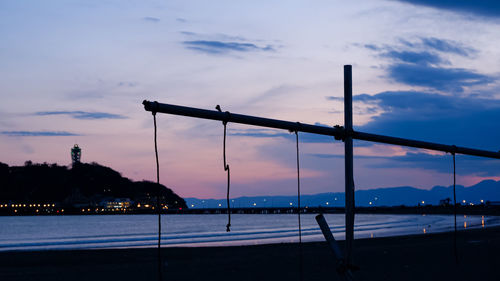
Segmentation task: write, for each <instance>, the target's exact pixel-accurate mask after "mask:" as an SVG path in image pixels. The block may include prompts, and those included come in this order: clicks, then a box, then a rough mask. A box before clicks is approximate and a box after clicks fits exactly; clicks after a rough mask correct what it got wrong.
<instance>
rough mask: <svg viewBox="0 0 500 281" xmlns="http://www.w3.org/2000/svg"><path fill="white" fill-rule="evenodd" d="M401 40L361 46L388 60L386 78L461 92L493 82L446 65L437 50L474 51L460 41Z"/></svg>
mask: <svg viewBox="0 0 500 281" xmlns="http://www.w3.org/2000/svg"><path fill="white" fill-rule="evenodd" d="M400 41H401V43H402V46H395V47H391V46H383V47H377V46H372V45H365V46H364V47H365V48H367V49H369V50H371V51H375V52H377V53H378V55H379V56H381V57H383V58H389V59H390V64H389V65H388V66H387V67H386V70H387V76H388V78H389V79H390V80H392V81H395V82H398V83H402V84H406V85H409V86H418V87H426V88H430V89H435V90H439V91H447V92H459V93H460V92H463V91H464V88H465V87H470V86H475V85H484V84H488V83H492V82H494V81H495V79H494V78H493V77H491V76H488V75H484V74H480V73H477V72H476V71H473V70H468V69H463V68H453V67H448V65H449V64H450V62H449V61H448V60H445V59H443V58H442V57H441V55H440V53H447V54H453V55H460V56H465V57H470V56H471V55H472V54H474V53H476V52H477V51H476V50H474V49H473V48H470V47H467V46H464V45H463V44H461V43H459V42H455V41H450V40H443V39H438V38H434V37H430V38H420V39H419V40H418V41H417V42H409V41H405V40H400ZM443 66H447V67H443Z"/></svg>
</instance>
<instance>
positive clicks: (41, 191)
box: [0, 161, 187, 209]
mask: <svg viewBox="0 0 500 281" xmlns="http://www.w3.org/2000/svg"><path fill="white" fill-rule="evenodd" d="M158 191H159V192H160V194H161V195H160V199H161V202H162V204H167V206H168V207H169V208H176V209H178V208H187V206H186V203H185V201H184V199H182V198H181V197H179V196H178V195H177V194H175V193H174V192H173V191H172V190H171V189H169V188H167V187H165V186H164V185H158V184H156V183H153V182H149V181H140V182H134V181H131V180H130V179H128V178H125V177H122V176H121V175H120V173H118V172H117V171H115V170H113V169H111V168H109V167H105V166H102V165H99V164H97V163H90V164H86V163H76V164H75V165H73V166H72V167H66V166H59V165H57V164H47V163H43V164H34V163H32V162H31V161H27V162H26V163H25V165H24V166H12V167H9V166H8V165H7V164H4V163H0V202H3V203H5V202H57V203H59V204H61V205H75V204H80V205H81V204H83V205H85V202H87V203H88V204H89V205H97V204H98V203H99V201H102V200H112V199H113V198H128V199H131V201H133V202H135V203H141V202H143V203H145V204H148V203H151V204H154V202H156V196H157V194H158Z"/></svg>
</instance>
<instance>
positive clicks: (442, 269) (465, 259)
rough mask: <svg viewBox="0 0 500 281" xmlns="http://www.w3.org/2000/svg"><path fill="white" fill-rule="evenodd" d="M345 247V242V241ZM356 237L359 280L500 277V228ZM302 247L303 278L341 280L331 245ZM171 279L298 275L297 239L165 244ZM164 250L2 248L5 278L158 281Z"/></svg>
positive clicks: (1, 277)
mask: <svg viewBox="0 0 500 281" xmlns="http://www.w3.org/2000/svg"><path fill="white" fill-rule="evenodd" d="M340 244H341V247H343V243H342V241H341V242H340ZM457 245H458V259H459V261H458V264H457V263H456V262H455V257H454V254H453V253H454V251H453V233H438V234H425V235H412V236H401V237H387V238H372V239H360V240H356V241H355V244H354V246H355V252H354V262H355V265H357V266H359V267H360V270H358V271H356V272H354V277H355V279H356V280H499V276H500V227H492V228H485V229H476V230H467V231H460V232H459V233H458V239H457ZM302 246H303V260H304V262H303V272H304V280H339V278H338V276H337V274H336V272H335V268H334V264H333V259H332V253H331V251H330V249H329V248H328V246H327V245H326V243H321V242H315V243H305V244H303V245H302ZM162 256H163V260H164V262H165V267H164V276H163V277H164V278H163V279H164V280H191V281H193V280H217V281H223V280H299V249H298V244H273V245H256V246H237V247H206V248H205V247H204V248H163V249H162ZM157 272H158V271H157V249H116V250H81V251H37V252H0V280H3V281H7V280H157V279H158V277H157Z"/></svg>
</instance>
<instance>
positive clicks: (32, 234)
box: [0, 214, 500, 251]
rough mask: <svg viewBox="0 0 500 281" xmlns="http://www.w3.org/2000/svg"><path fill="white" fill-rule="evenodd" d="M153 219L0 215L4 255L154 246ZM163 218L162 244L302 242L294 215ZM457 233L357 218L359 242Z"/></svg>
mask: <svg viewBox="0 0 500 281" xmlns="http://www.w3.org/2000/svg"><path fill="white" fill-rule="evenodd" d="M314 216H315V215H313V214H303V215H302V235H303V236H302V240H303V241H323V239H324V238H323V236H322V234H321V231H320V229H319V227H318V225H317V224H316V221H315V219H314ZM325 218H326V220H327V222H328V223H329V225H330V227H331V229H332V232H333V234H334V236H335V238H336V239H340V240H342V239H344V233H343V232H344V226H343V225H344V215H342V214H327V215H325ZM157 220H158V218H157V216H155V215H95V216H92V215H88V216H32V217H31V216H24V217H23V216H10V217H9V216H7V217H0V226H1V227H0V251H14V250H62V249H102V248H128V247H152V246H155V245H157V237H158V234H157V231H158V224H157ZM457 222H458V226H459V229H464V228H467V229H469V228H481V227H488V226H493V225H499V224H500V219H499V218H498V217H488V216H484V217H482V216H463V215H461V216H459V217H458V221H457ZM226 223H227V215H164V216H162V235H161V237H162V245H164V246H166V247H167V246H168V247H171V246H229V245H253V244H266V243H283V242H297V241H298V237H297V235H298V229H297V227H298V223H297V215H296V214H295V215H294V214H278V215H269V214H266V215H252V214H248V215H243V214H234V215H232V217H231V224H232V227H231V232H226V227H225V226H226ZM452 229H453V216H447V215H366V214H360V215H356V224H355V238H369V237H382V236H396V235H405V234H419V233H420V234H425V233H434V232H443V231H449V230H452Z"/></svg>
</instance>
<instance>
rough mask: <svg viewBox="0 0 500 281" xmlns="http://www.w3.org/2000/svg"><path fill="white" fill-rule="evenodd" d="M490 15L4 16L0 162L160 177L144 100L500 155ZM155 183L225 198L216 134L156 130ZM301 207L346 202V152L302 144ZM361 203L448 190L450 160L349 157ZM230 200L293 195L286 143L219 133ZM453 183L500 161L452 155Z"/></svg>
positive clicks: (354, 4)
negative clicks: (333, 196) (414, 190)
mask: <svg viewBox="0 0 500 281" xmlns="http://www.w3.org/2000/svg"><path fill="white" fill-rule="evenodd" d="M499 35H500V2H497V1H486V0H484V1H465V0H460V1H451V0H436V1H431V0H428V1H426V0H421V1H418V0H414V1H412V0H405V1H403V0H402V1H396V0H394V1H374V0H364V1H363V0H359V1H358V0H357V1H256V0H253V1H229V0H228V1H218V0H212V1H89V0H81V1H18V0H2V1H0V38H1V39H0V93H1V97H2V101H1V102H0V162H4V163H7V164H9V165H23V164H24V162H25V161H27V160H31V161H33V162H36V163H41V162H48V163H57V164H60V165H69V164H70V163H71V160H70V149H71V147H72V146H73V145H74V144H75V143H77V144H79V145H80V147H81V148H82V161H83V162H97V163H99V164H102V165H105V166H109V167H112V168H113V169H115V170H117V171H119V172H121V173H122V175H123V176H125V177H128V178H130V179H133V180H143V179H146V180H151V181H153V180H155V159H154V146H153V119H152V116H151V113H150V112H146V111H144V108H143V106H142V104H141V103H142V101H143V100H144V99H147V100H152V101H153V100H157V101H159V102H162V103H172V104H178V105H185V106H192V107H199V108H205V109H215V106H216V105H217V104H220V105H221V107H222V110H223V111H230V112H235V113H240V114H247V115H256V116H261V117H269V118H276V119H282V120H289V121H299V122H303V123H310V124H315V123H317V124H321V125H325V126H334V125H337V124H338V125H343V122H344V121H343V65H345V64H351V65H352V66H353V93H354V98H353V99H354V125H355V130H360V131H363V132H369V133H378V134H384V135H390V136H396V137H404V138H411V139H418V140H424V141H432V142H439V143H444V144H449V145H453V144H454V145H459V146H468V147H472V148H479V149H484V150H490V151H498V150H499V149H500V125H499V123H498V122H499V120H500V48H499V46H500V36H499ZM158 126H159V132H158V137H159V156H160V168H161V183H162V184H164V185H166V186H168V187H170V188H172V189H173V190H174V191H175V192H176V193H178V194H179V195H180V196H183V197H198V198H222V197H224V196H225V192H226V190H225V187H226V186H225V184H226V182H225V180H226V174H225V172H224V168H223V162H222V161H223V159H222V135H223V125H222V123H221V122H218V121H210V120H202V119H194V118H189V117H179V116H172V115H164V114H159V115H158ZM299 138H300V140H301V143H300V149H301V155H300V156H301V174H302V192H303V193H304V194H314V193H321V192H339V191H343V190H344V162H343V161H344V159H343V143H342V142H339V141H335V140H334V139H333V138H328V137H320V136H315V135H306V134H299ZM354 145H355V148H354V154H355V159H354V179H355V185H356V189H371V188H377V187H389V186H403V185H409V186H415V187H418V188H425V189H429V188H431V187H433V186H435V185H445V186H449V185H451V184H452V180H453V178H452V174H451V172H452V169H453V166H452V157H451V155H449V154H448V155H446V154H442V153H436V152H432V151H424V150H417V149H410V148H405V147H399V146H389V145H381V144H372V143H367V142H361V141H355V142H354ZM227 146H228V147H227V160H228V163H229V165H230V167H231V179H232V182H231V196H232V197H238V196H253V195H291V194H295V192H296V167H295V165H296V164H295V157H296V155H295V137H294V135H292V134H290V133H289V132H287V131H279V130H269V129H262V128H258V127H251V126H245V125H237V124H232V123H230V124H228V137H227ZM457 173H458V177H457V183H458V184H461V185H465V186H468V185H472V184H475V183H477V182H479V181H481V180H483V179H496V180H500V161H498V160H490V159H484V158H477V157H467V156H462V155H458V156H457Z"/></svg>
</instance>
